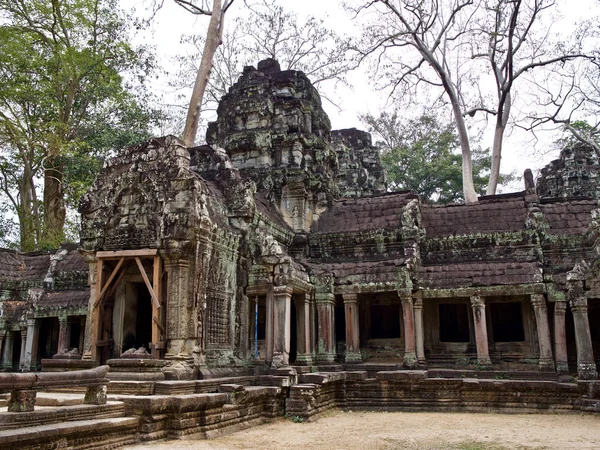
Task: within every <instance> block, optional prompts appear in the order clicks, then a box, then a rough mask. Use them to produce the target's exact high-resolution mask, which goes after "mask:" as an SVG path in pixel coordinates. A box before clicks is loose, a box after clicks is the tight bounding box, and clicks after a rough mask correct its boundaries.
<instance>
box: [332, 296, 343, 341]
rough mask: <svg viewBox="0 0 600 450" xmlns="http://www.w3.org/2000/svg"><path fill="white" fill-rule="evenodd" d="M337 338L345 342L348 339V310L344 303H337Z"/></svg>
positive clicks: (335, 312)
mask: <svg viewBox="0 0 600 450" xmlns="http://www.w3.org/2000/svg"><path fill="white" fill-rule="evenodd" d="M334 314H335V318H334V319H335V340H336V342H344V341H345V340H346V312H345V310H344V305H343V304H342V305H335V311H334Z"/></svg>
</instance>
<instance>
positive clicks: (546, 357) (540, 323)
mask: <svg viewBox="0 0 600 450" xmlns="http://www.w3.org/2000/svg"><path fill="white" fill-rule="evenodd" d="M531 305H532V306H533V311H534V313H535V323H536V328H537V334H538V343H539V346H540V359H539V362H538V365H539V368H540V370H554V360H553V358H552V339H551V337H550V326H549V325H548V308H547V307H546V298H545V297H544V294H531Z"/></svg>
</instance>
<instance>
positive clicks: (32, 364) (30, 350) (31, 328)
mask: <svg viewBox="0 0 600 450" xmlns="http://www.w3.org/2000/svg"><path fill="white" fill-rule="evenodd" d="M39 334H40V322H39V320H38V319H27V336H28V339H27V344H26V345H24V346H23V347H21V348H24V347H25V362H24V364H23V370H25V371H33V370H36V369H37V356H38V343H39Z"/></svg>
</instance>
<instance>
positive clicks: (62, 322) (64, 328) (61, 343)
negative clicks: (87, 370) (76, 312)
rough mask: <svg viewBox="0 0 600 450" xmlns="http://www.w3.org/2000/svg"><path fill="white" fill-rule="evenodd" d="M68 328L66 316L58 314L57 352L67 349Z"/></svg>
mask: <svg viewBox="0 0 600 450" xmlns="http://www.w3.org/2000/svg"><path fill="white" fill-rule="evenodd" d="M69 328H70V327H69V324H68V317H67V316H66V315H62V316H60V317H59V318H58V353H63V352H65V351H67V350H69V338H70V335H69Z"/></svg>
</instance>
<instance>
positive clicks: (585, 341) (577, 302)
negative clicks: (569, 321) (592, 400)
mask: <svg viewBox="0 0 600 450" xmlns="http://www.w3.org/2000/svg"><path fill="white" fill-rule="evenodd" d="M573 294H575V293H573ZM570 297H571V299H570V304H571V311H572V312H573V323H574V325H575V342H576V344H577V373H578V375H579V379H580V380H594V379H597V378H598V369H597V368H596V362H595V361H594V349H593V347H592V336H591V334H590V321H589V318H588V305H587V298H586V297H585V295H583V294H579V295H571V296H570Z"/></svg>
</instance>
